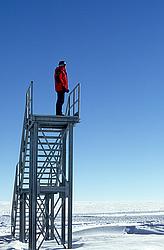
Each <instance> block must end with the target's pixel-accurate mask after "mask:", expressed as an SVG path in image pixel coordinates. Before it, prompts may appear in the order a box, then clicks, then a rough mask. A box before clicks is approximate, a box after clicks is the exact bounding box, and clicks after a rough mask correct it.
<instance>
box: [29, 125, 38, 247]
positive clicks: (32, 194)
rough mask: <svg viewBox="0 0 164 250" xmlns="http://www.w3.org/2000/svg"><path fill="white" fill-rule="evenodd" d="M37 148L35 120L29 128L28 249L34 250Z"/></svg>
mask: <svg viewBox="0 0 164 250" xmlns="http://www.w3.org/2000/svg"><path fill="white" fill-rule="evenodd" d="M37 149H38V125H37V123H36V122H35V123H34V124H33V126H32V127H31V130H30V169H29V171H30V180H29V250H36V231H37V226H36V223H37V220H36V218H37V214H36V213H37V212H36V211H37Z"/></svg>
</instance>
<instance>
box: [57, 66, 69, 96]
mask: <svg viewBox="0 0 164 250" xmlns="http://www.w3.org/2000/svg"><path fill="white" fill-rule="evenodd" d="M54 79H55V90H56V92H61V91H64V92H66V91H67V90H68V78H67V72H66V69H65V67H64V66H59V67H57V68H56V69H55V73H54Z"/></svg>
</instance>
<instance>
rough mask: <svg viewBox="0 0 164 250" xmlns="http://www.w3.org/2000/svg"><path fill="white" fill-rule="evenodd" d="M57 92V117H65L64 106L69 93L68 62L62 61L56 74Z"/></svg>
mask: <svg viewBox="0 0 164 250" xmlns="http://www.w3.org/2000/svg"><path fill="white" fill-rule="evenodd" d="M54 79H55V91H56V92H57V102H56V115H63V113H62V106H63V104H64V97H65V93H68V92H69V89H68V77H67V71H66V62H65V61H60V62H59V65H58V67H56V69H55V73H54Z"/></svg>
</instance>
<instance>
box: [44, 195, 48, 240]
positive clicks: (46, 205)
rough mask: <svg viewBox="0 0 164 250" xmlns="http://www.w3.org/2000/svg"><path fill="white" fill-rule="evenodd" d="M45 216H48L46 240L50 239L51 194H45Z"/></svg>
mask: <svg viewBox="0 0 164 250" xmlns="http://www.w3.org/2000/svg"><path fill="white" fill-rule="evenodd" d="M45 218H46V237H45V240H48V239H49V194H46V196H45Z"/></svg>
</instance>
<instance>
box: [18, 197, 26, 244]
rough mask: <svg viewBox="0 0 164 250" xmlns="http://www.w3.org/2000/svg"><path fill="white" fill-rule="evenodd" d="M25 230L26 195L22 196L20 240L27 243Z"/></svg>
mask: <svg viewBox="0 0 164 250" xmlns="http://www.w3.org/2000/svg"><path fill="white" fill-rule="evenodd" d="M25 228H26V194H25V193H23V194H21V195H20V234H19V239H20V241H21V242H25Z"/></svg>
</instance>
